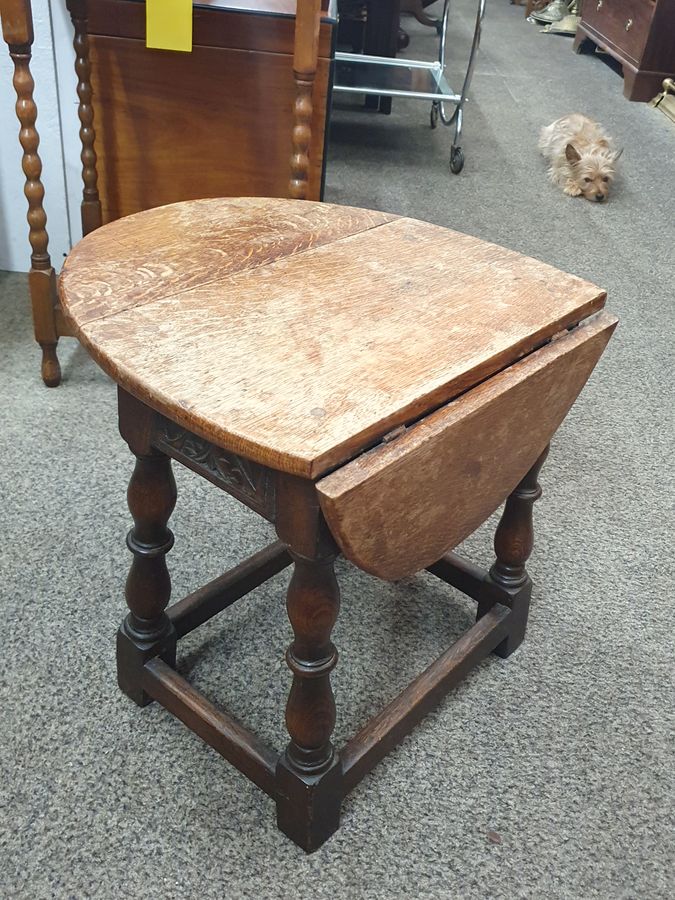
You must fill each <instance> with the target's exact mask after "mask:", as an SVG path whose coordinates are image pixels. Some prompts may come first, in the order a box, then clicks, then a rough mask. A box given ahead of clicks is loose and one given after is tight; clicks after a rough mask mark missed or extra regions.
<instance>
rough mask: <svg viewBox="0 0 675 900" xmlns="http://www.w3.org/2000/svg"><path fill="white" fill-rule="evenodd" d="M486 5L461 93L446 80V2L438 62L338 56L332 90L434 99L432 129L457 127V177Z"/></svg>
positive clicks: (453, 160)
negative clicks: (449, 108) (450, 107)
mask: <svg viewBox="0 0 675 900" xmlns="http://www.w3.org/2000/svg"><path fill="white" fill-rule="evenodd" d="M485 5H486V0H478V10H477V13H476V25H475V28H474V33H473V42H472V44H471V52H470V54H469V59H468V62H467V67H466V73H465V75H464V83H463V84H462V91H461V93H459V94H458V93H456V92H454V91H453V90H452V89H451V88H450V86H449V84H448V82H447V80H446V77H445V52H446V43H447V30H448V17H449V14H450V0H445V2H444V4H443V16H442V18H441V20H440V41H439V51H438V59H436V60H434V61H432V62H430V61H425V60H416V59H390V58H388V57H379V56H363V55H360V54H355V53H336V54H335V62H336V67H335V80H334V84H333V90H334V91H335V92H344V93H352V94H361V95H363V94H365V95H366V96H368V95H373V94H374V95H379V96H383V97H408V98H410V99H414V100H427V101H429V100H431V116H430V123H431V127H432V128H435V127H436V126H437V125H438V120H439V119H440V120H441V121H442V122H443V124H444V125H454V126H455V135H454V139H453V142H452V146H451V149H450V171H451V172H454V173H455V174H458V173H459V172H461V171H462V168H463V167H464V154H463V152H462V148H461V146H460V141H461V138H462V122H463V117H464V104H465V103H466V99H467V93H468V91H469V86H470V85H471V77H472V75H473V69H474V66H475V63H476V54H477V52H478V47H479V46H480V37H481V28H482V24H483V17H484V16H485ZM446 103H447V104H449V105H450V104H452V105H453V107H454V109H453V112H452V115H448V114H447V113H446V111H445V104H446Z"/></svg>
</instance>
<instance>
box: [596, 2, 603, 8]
mask: <svg viewBox="0 0 675 900" xmlns="http://www.w3.org/2000/svg"><path fill="white" fill-rule="evenodd" d="M597 9H602V0H598V6H597Z"/></svg>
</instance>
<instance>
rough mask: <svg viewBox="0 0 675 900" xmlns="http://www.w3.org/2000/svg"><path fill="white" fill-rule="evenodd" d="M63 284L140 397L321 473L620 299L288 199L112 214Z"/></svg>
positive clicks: (468, 247)
mask: <svg viewBox="0 0 675 900" xmlns="http://www.w3.org/2000/svg"><path fill="white" fill-rule="evenodd" d="M60 296H61V300H62V303H63V306H64V309H65V310H66V313H67V315H68V316H69V317H70V318H71V320H72V323H73V326H74V329H75V330H76V332H77V334H78V336H79V337H80V339H81V340H82V341H83V343H84V344H85V345H86V346H87V347H88V349H89V350H90V351H91V353H92V355H93V356H94V358H95V359H96V360H97V361H98V362H99V364H100V365H101V366H102V368H103V369H105V371H107V372H108V373H109V374H110V375H111V376H112V378H113V379H114V380H115V381H117V382H118V383H119V384H121V385H122V387H124V388H125V389H126V390H128V391H129V392H130V393H132V394H134V395H135V396H137V397H138V398H139V399H141V400H142V401H144V402H146V403H148V404H149V405H150V406H152V407H153V408H154V409H157V410H158V411H160V412H162V413H164V414H165V415H167V416H168V417H169V418H172V419H174V420H175V421H176V422H178V423H179V424H181V425H183V426H184V427H185V428H188V429H190V430H192V431H195V432H196V433H197V434H201V435H202V436H203V437H206V438H207V440H210V441H212V442H213V443H215V444H218V445H219V446H222V447H224V448H226V449H230V450H232V451H233V452H235V453H239V454H241V455H243V456H247V457H249V458H251V459H254V460H256V461H258V462H262V463H263V464H265V465H268V466H270V467H272V468H275V469H279V470H282V471H287V472H291V473H294V474H298V475H302V476H305V477H312V478H314V477H318V476H320V475H322V474H324V473H326V472H327V471H328V470H330V469H331V468H333V467H335V466H337V465H339V464H341V463H344V462H345V461H347V460H349V459H351V458H353V457H354V456H355V455H356V454H357V453H359V452H360V451H361V450H363V449H364V448H365V447H366V446H368V445H369V444H373V443H375V442H376V441H377V440H379V439H380V438H381V437H382V436H383V435H384V434H385V433H386V432H387V431H389V430H390V429H392V428H394V427H396V426H398V425H400V424H402V423H407V422H411V421H414V420H415V419H417V418H419V417H420V416H421V415H423V414H424V413H427V412H429V411H431V410H433V409H434V408H436V407H438V406H440V405H441V404H443V403H446V402H448V401H449V400H450V399H452V398H453V397H455V396H457V395H458V394H459V393H461V392H463V391H465V390H466V389H467V388H469V387H472V386H474V385H475V384H477V383H478V382H480V381H482V380H483V379H485V378H487V377H489V376H490V375H492V374H494V373H495V372H497V371H499V370H500V369H501V368H503V367H505V366H507V365H509V364H511V363H513V362H514V361H515V360H516V359H518V358H519V357H521V356H523V355H524V354H526V353H529V352H530V351H531V350H533V349H534V348H536V347H537V346H539V345H541V344H542V343H544V342H545V341H546V340H547V339H548V338H550V337H552V335H554V334H555V333H557V332H559V331H560V330H561V329H563V328H565V327H566V326H568V325H571V324H573V323H575V322H578V321H580V320H582V319H584V318H586V317H587V316H589V315H590V314H591V313H592V312H594V311H596V310H598V309H600V308H601V307H602V306H603V305H604V302H605V294H604V292H603V291H601V290H600V289H599V288H597V287H595V286H594V285H592V284H589V283H588V282H584V281H582V280H581V279H579V278H576V277H574V276H572V275H566V274H563V273H561V272H558V271H557V270H555V269H553V268H552V267H550V266H547V265H545V264H543V263H541V262H538V261H536V260H534V259H529V258H527V257H524V256H521V255H520V254H517V253H513V252H511V251H507V250H504V249H502V248H499V247H496V246H494V245H492V244H488V243H485V242H483V241H480V240H477V239H476V238H472V237H468V236H466V235H462V234H459V233H457V232H453V231H449V230H447V229H443V228H440V227H438V226H434V225H430V224H427V223H424V222H417V221H415V220H411V219H405V218H401V219H395V218H392V217H390V216H387V215H385V214H382V213H369V212H365V211H359V210H353V209H349V208H345V207H334V206H330V205H328V204H312V203H305V204H302V205H300V202H299V201H296V202H295V203H290V202H289V201H274V200H268V201H262V200H236V201H233V200H211V201H201V202H192V203H182V204H176V205H174V206H172V207H165V208H162V209H156V210H151V211H148V212H145V213H141V214H139V215H137V216H132V217H129V218H127V219H125V220H122V221H119V222H115V223H112V224H111V225H108V226H104V227H103V228H101V229H98V230H97V231H95V232H93V233H92V234H90V235H88V236H87V237H86V238H85V239H84V240H83V241H82V242H81V243H80V244H79V245H78V246H77V247H76V248H75V249H74V250H73V252H72V253H71V255H70V257H69V259H68V260H67V262H66V264H65V266H64V270H63V274H62V277H61V281H60Z"/></svg>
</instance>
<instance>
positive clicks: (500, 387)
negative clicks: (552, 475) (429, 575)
mask: <svg viewBox="0 0 675 900" xmlns="http://www.w3.org/2000/svg"><path fill="white" fill-rule="evenodd" d="M616 323H617V320H616V318H615V317H614V316H611V315H609V313H605V312H602V313H599V314H598V315H597V316H594V317H593V318H591V319H590V320H589V321H588V323H586V324H584V325H581V326H580V327H579V328H576V329H574V330H573V331H572V332H570V333H569V334H567V335H566V336H565V337H562V338H559V339H558V340H556V341H552V342H551V343H549V344H547V345H546V346H545V347H543V348H542V349H540V350H537V351H535V352H534V353H532V354H530V355H529V356H528V357H527V358H526V359H523V360H521V361H520V362H517V363H516V364H515V365H513V366H510V367H509V368H508V369H505V370H504V371H503V372H500V373H499V374H497V375H495V376H493V377H492V378H490V379H488V380H487V381H484V382H483V383H482V384H481V385H479V386H478V387H476V388H474V389H473V390H471V391H468V392H467V393H465V394H463V395H462V396H461V397H459V398H458V399H457V400H455V401H453V402H451V403H449V404H448V405H446V406H444V407H443V408H442V409H440V410H437V411H436V412H435V413H432V414H431V415H429V416H427V417H426V418H424V419H422V421H420V422H419V423H418V424H416V425H414V426H413V427H412V428H410V429H408V430H407V431H405V432H403V433H402V434H401V436H400V437H398V438H396V439H394V440H392V441H391V442H389V443H386V444H381V445H380V446H379V447H377V448H375V449H374V450H372V451H371V452H369V453H365V454H363V455H362V456H361V457H359V458H358V459H356V460H354V461H353V462H351V463H349V465H346V466H343V467H342V468H340V469H338V470H337V471H336V472H333V473H332V474H331V475H328V476H327V477H326V478H323V479H321V481H319V482H318V484H317V490H318V492H319V498H320V502H321V508H322V510H323V513H324V515H325V517H326V521H327V522H328V525H329V526H330V529H331V532H332V534H333V536H334V537H335V539H336V540H337V542H338V544H339V545H340V549H341V550H342V552H343V553H344V555H345V556H346V557H347V558H348V559H350V560H351V561H352V562H353V563H355V564H356V565H357V566H359V568H361V569H364V570H365V571H366V572H370V573H371V574H373V575H377V576H378V577H379V578H385V579H391V580H395V579H398V578H403V577H405V576H408V575H412V574H413V573H415V572H418V571H420V569H423V568H425V567H426V566H429V565H430V564H431V563H433V562H435V561H436V560H438V559H440V558H441V556H442V555H443V554H444V553H445V552H446V551H448V550H449V549H451V548H452V547H455V546H457V545H458V544H459V543H461V541H463V540H464V539H465V538H466V537H468V535H469V534H471V532H473V531H475V529H476V528H477V527H478V526H479V525H480V524H481V523H482V522H484V521H485V520H486V519H487V518H488V516H490V515H491V514H492V513H493V512H494V511H495V510H496V509H497V508H498V507H499V506H500V504H501V503H503V501H504V500H505V499H506V497H507V496H508V495H509V494H510V493H511V491H512V490H513V489H514V487H515V486H516V485H517V484H518V483H519V482H520V480H521V479H522V477H523V476H524V475H525V473H526V472H527V471H528V469H530V467H531V466H532V464H533V463H534V461H535V460H536V459H537V457H538V456H539V454H540V453H541V451H542V449H543V448H544V447H545V446H546V445H547V444H548V442H549V441H550V439H551V437H552V435H553V434H554V433H555V431H556V430H557V429H558V427H559V425H560V423H561V422H562V420H563V419H564V418H565V416H566V415H567V412H568V411H569V409H570V407H571V406H572V404H573V403H574V401H575V400H576V398H577V396H578V395H579V392H580V391H581V389H582V388H583V386H584V384H585V383H586V381H587V379H588V377H589V375H590V374H591V372H592V371H593V368H594V367H595V364H596V363H597V361H598V359H599V358H600V356H601V354H602V352H603V350H604V349H605V346H606V344H607V341H608V340H609V338H610V337H611V335H612V332H613V331H614V328H615V327H616Z"/></svg>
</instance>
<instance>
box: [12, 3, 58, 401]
mask: <svg viewBox="0 0 675 900" xmlns="http://www.w3.org/2000/svg"><path fill="white" fill-rule="evenodd" d="M0 14H1V16H2V35H3V38H4V40H5V42H6V43H7V45H8V47H9V55H10V57H11V59H12V62H13V63H14V78H13V84H14V90H15V91H16V115H17V118H18V119H19V124H20V126H21V128H20V130H19V141H20V143H21V147H22V149H23V157H22V160H21V165H22V168H23V172H24V175H25V177H26V181H25V184H24V193H25V195H26V200H27V201H28V217H27V218H28V227H29V232H28V239H29V241H30V245H31V251H32V252H31V269H30V274H29V277H28V284H29V288H30V296H31V305H32V308H33V327H34V330H35V340H36V341H37V342H38V343H39V344H40V347H41V348H42V380H43V381H44V383H45V384H46V385H47V386H48V387H56V386H57V385H58V384H59V383H60V381H61V368H60V366H59V360H58V357H57V355H56V345H57V342H58V329H57V322H56V304H57V300H56V280H55V276H54V269H53V268H52V263H51V259H50V257H49V251H48V246H49V236H48V234H47V215H46V213H45V210H44V206H43V200H44V194H45V190H44V187H43V184H42V160H41V159H40V155H39V153H38V147H39V145H40V136H39V134H38V131H37V128H36V127H35V123H36V120H37V106H36V105H35V100H34V98H33V92H34V90H35V83H34V81H33V75H32V73H31V69H30V61H31V55H32V53H31V48H32V46H33V38H34V35H33V18H32V15H31V8H30V3H28V2H27V0H12V2H10V3H6V4H4V5H3V6H2V9H1V10H0Z"/></svg>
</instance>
